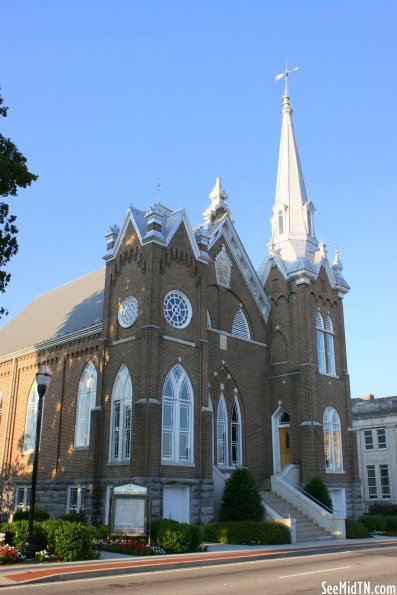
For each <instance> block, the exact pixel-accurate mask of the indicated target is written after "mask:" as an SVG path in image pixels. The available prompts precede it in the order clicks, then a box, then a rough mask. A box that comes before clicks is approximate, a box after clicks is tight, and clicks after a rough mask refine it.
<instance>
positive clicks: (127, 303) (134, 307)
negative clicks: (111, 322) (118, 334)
mask: <svg viewBox="0 0 397 595" xmlns="http://www.w3.org/2000/svg"><path fill="white" fill-rule="evenodd" d="M137 318H138V300H137V299H136V298H134V297H132V296H130V297H127V298H125V300H123V301H122V303H121V304H120V308H119V323H120V326H122V327H123V328H128V327H129V326H132V325H133V324H134V322H135V320H136V319H137Z"/></svg>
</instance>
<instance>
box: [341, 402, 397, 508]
mask: <svg viewBox="0 0 397 595" xmlns="http://www.w3.org/2000/svg"><path fill="white" fill-rule="evenodd" d="M352 414H353V428H354V429H355V430H356V432H357V450H358V461H359V473H360V477H361V485H362V494H363V502H364V505H365V507H366V508H368V506H369V505H370V503H371V502H374V501H385V502H393V503H396V504H397V396H395V397H386V398H383V399H374V396H373V395H367V396H366V397H363V398H362V399H353V401H352Z"/></svg>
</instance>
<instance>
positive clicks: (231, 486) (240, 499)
mask: <svg viewBox="0 0 397 595" xmlns="http://www.w3.org/2000/svg"><path fill="white" fill-rule="evenodd" d="M263 512H264V510H263V504H262V498H261V495H260V493H259V490H258V486H257V484H256V481H255V478H254V476H253V475H252V473H251V472H250V471H248V469H243V468H238V469H235V470H234V471H233V473H232V474H231V476H230V477H229V479H228V480H227V482H226V485H225V489H224V491H223V497H222V504H221V508H220V511H219V519H220V520H221V521H246V520H247V521H260V520H261V519H262V518H263Z"/></svg>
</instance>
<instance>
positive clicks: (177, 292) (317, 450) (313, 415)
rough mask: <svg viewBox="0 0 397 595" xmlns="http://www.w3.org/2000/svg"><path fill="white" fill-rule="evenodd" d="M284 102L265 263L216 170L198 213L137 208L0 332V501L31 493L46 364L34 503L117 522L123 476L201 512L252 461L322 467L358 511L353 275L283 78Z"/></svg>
mask: <svg viewBox="0 0 397 595" xmlns="http://www.w3.org/2000/svg"><path fill="white" fill-rule="evenodd" d="M286 80H287V78H286ZM281 114H282V130H281V143H280V153H279V164H278V173H277V186H276V195H275V201H274V204H273V215H272V218H271V241H270V243H269V246H268V255H267V256H266V258H265V261H264V263H263V265H262V267H261V269H260V270H259V271H256V270H255V269H254V267H253V265H252V263H251V261H250V258H249V256H248V254H247V253H246V250H245V248H244V246H243V244H242V242H241V240H240V238H239V236H238V233H237V231H236V229H235V226H234V223H233V221H232V219H231V215H230V210H229V201H228V195H227V194H226V192H225V190H224V188H223V187H222V184H221V181H220V179H219V178H218V179H217V180H216V183H215V186H214V188H213V190H212V192H211V194H210V204H209V206H208V208H207V210H206V211H205V212H204V213H203V221H202V222H201V223H200V224H199V225H197V226H196V227H192V226H191V224H190V222H189V220H188V216H187V213H186V211H185V210H184V209H182V210H178V211H171V210H170V209H168V208H167V207H166V206H164V205H162V204H160V203H158V204H155V205H154V206H151V207H149V208H147V209H146V210H139V209H137V208H133V207H130V208H129V209H128V211H127V215H126V217H125V220H124V222H123V223H122V225H121V227H120V228H119V227H117V226H114V227H111V228H110V230H109V231H108V233H107V235H106V239H107V252H106V255H105V256H104V260H105V267H104V268H101V269H99V270H97V271H95V272H92V273H89V274H88V275H86V276H84V277H81V278H79V279H76V280H74V281H71V282H70V283H68V284H66V285H63V286H62V287H58V288H56V289H54V290H52V291H50V292H48V293H46V294H44V295H42V296H40V297H38V298H37V299H36V300H34V301H33V302H32V303H31V304H30V305H29V306H28V307H27V308H25V309H24V310H23V311H22V312H21V313H20V314H18V315H16V316H15V318H14V319H13V320H11V321H10V322H9V323H8V324H7V325H6V326H4V328H3V329H1V330H0V457H1V461H0V464H1V506H2V509H3V510H6V509H7V510H16V509H23V508H26V507H28V506H29V490H30V488H29V486H30V480H31V472H32V460H33V452H34V443H35V421H36V414H37V400H38V395H37V388H36V383H35V374H36V372H37V368H38V366H39V365H41V364H45V365H47V366H48V368H49V370H50V372H51V375H52V380H51V384H50V386H49V388H48V391H47V393H46V395H45V399H44V409H43V419H42V432H41V444H40V457H39V475H38V491H37V506H38V507H40V508H45V509H47V510H49V511H50V512H52V513H53V514H55V515H61V514H64V513H65V512H66V511H71V510H80V509H84V510H85V512H86V514H87V516H88V518H89V519H90V520H92V521H95V522H100V523H102V522H106V521H107V515H108V509H109V499H110V495H111V493H112V489H114V487H116V486H119V485H122V484H127V483H132V484H137V485H140V486H144V487H147V488H148V490H149V493H150V495H151V498H152V509H153V516H155V517H162V516H163V517H172V518H176V519H178V520H183V521H188V522H195V523H204V522H207V521H208V520H211V519H212V518H213V517H214V514H215V515H216V509H217V506H218V504H219V498H220V495H221V492H222V489H223V485H224V482H225V479H226V478H227V477H228V476H229V475H230V473H231V471H232V470H233V469H234V468H235V467H236V466H246V467H248V468H249V469H250V470H251V471H252V472H253V474H254V475H255V477H256V479H257V480H258V483H259V485H260V486H261V488H262V489H264V490H269V489H271V478H272V476H275V475H281V474H283V473H284V471H285V470H286V469H288V468H289V467H294V469H295V470H296V471H297V475H296V474H295V476H294V477H295V483H296V484H297V487H299V486H302V485H304V484H306V483H307V481H308V480H310V479H311V478H312V477H313V476H321V477H322V478H323V479H324V480H325V482H326V483H327V485H328V486H329V488H330V489H331V495H332V496H333V498H334V499H335V502H339V503H340V502H342V506H341V507H340V509H342V508H343V507H344V510H345V512H346V513H347V514H348V515H352V514H354V509H355V507H356V506H357V505H358V495H359V493H360V487H359V482H358V475H357V464H356V459H357V454H356V438H355V435H354V432H351V431H349V429H351V426H352V422H351V406H350V389H349V376H348V372H347V363H346V348H345V328H344V314H343V302H342V300H343V297H344V295H345V294H346V293H347V292H348V291H349V286H348V284H347V283H346V281H345V279H344V277H343V275H342V264H341V261H340V259H339V255H338V252H336V254H335V258H334V260H333V264H331V263H330V261H329V260H328V257H327V252H326V249H325V245H324V244H323V243H319V242H318V240H317V237H316V230H315V208H314V205H313V203H312V202H311V200H309V199H308V197H307V194H306V190H305V184H304V180H303V175H302V170H301V166H300V162H299V156H298V151H297V147H296V142H295V136H294V130H293V126H292V119H291V115H292V109H291V107H290V102H289V96H288V89H287V86H286V90H285V92H284V95H283V99H282V112H281ZM270 209H271V204H270V202H269V214H270ZM296 478H298V479H296Z"/></svg>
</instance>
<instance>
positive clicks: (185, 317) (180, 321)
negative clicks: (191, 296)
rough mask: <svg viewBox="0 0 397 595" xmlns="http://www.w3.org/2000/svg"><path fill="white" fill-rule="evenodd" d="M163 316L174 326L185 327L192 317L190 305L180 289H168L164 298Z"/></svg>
mask: <svg viewBox="0 0 397 595" xmlns="http://www.w3.org/2000/svg"><path fill="white" fill-rule="evenodd" d="M164 316H165V317H166V319H167V321H168V322H169V323H170V324H171V325H172V326H174V327H175V328H185V327H187V325H188V324H189V322H190V321H191V319H192V307H191V305H190V302H189V300H188V298H187V297H186V296H185V295H184V294H183V293H181V292H180V291H169V292H168V293H167V295H166V296H165V298H164Z"/></svg>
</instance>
